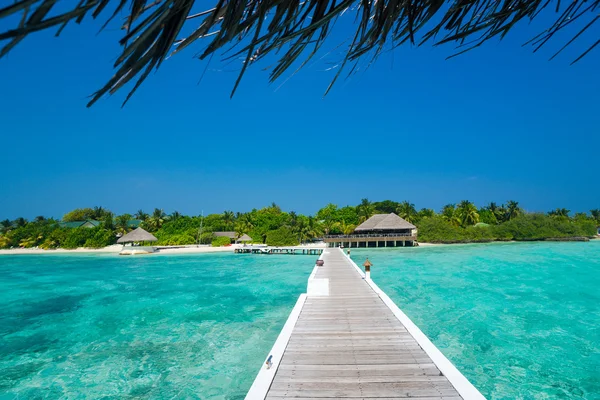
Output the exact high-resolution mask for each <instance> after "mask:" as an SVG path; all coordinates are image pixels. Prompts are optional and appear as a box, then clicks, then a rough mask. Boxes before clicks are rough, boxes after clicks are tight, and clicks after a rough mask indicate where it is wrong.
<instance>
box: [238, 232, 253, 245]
mask: <svg viewBox="0 0 600 400" xmlns="http://www.w3.org/2000/svg"><path fill="white" fill-rule="evenodd" d="M251 241H252V238H251V237H250V236H248V235H246V234H245V233H244V234H243V235H242V236H240V237H239V238H238V239H237V240H236V242H237V243H245V242H251Z"/></svg>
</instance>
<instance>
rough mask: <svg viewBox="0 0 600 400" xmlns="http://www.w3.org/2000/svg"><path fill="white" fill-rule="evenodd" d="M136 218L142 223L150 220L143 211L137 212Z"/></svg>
mask: <svg viewBox="0 0 600 400" xmlns="http://www.w3.org/2000/svg"><path fill="white" fill-rule="evenodd" d="M134 217H135V218H136V219H139V220H141V221H146V220H147V219H148V218H150V215H148V214H146V213H145V212H144V211H143V210H137V212H136V213H135V214H134Z"/></svg>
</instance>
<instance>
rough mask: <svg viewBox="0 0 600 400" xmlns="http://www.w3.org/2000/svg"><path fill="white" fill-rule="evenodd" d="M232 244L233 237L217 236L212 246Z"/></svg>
mask: <svg viewBox="0 0 600 400" xmlns="http://www.w3.org/2000/svg"><path fill="white" fill-rule="evenodd" d="M230 244H231V239H229V238H228V237H227V236H217V237H216V238H214V239H213V241H212V243H211V245H212V247H221V246H228V245H230Z"/></svg>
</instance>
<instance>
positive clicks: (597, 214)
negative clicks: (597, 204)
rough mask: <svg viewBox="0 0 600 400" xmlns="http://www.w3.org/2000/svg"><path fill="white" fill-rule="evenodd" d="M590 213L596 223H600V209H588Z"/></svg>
mask: <svg viewBox="0 0 600 400" xmlns="http://www.w3.org/2000/svg"><path fill="white" fill-rule="evenodd" d="M590 214H592V218H594V219H595V220H596V223H598V224H600V209H597V208H595V209H593V210H590Z"/></svg>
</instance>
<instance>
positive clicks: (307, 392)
mask: <svg viewBox="0 0 600 400" xmlns="http://www.w3.org/2000/svg"><path fill="white" fill-rule="evenodd" d="M321 258H322V259H323V260H324V265H323V266H320V267H318V268H317V271H316V274H315V279H328V281H329V295H328V296H311V295H309V296H308V297H307V298H306V301H305V302H304V306H303V308H302V311H301V312H300V316H299V318H298V320H297V322H296V324H295V326H294V329H293V331H292V333H291V337H290V338H289V341H288V343H287V347H286V349H285V352H284V353H283V356H282V358H281V362H280V363H279V366H278V368H277V371H276V373H275V376H274V378H273V381H272V383H271V386H270V388H269V391H268V393H267V396H266V399H268V400H286V399H287V400H289V399H294V400H325V399H332V398H348V399H350V398H351V399H371V400H375V399H377V400H392V399H406V398H418V399H420V400H459V399H463V397H461V396H460V394H459V393H458V391H457V390H456V389H455V388H454V387H453V385H452V384H451V383H450V381H449V380H448V379H447V378H446V377H445V376H444V375H443V374H442V373H441V372H440V370H439V369H438V367H437V366H436V364H435V363H434V362H433V361H432V360H431V358H430V357H429V356H428V355H427V353H426V352H425V351H424V350H423V349H422V348H421V346H420V345H419V343H417V341H416V340H415V339H414V338H413V336H412V335H411V334H410V333H409V332H408V330H407V329H406V328H405V327H404V325H403V324H402V323H401V322H400V320H399V319H398V318H397V317H396V316H395V315H394V313H393V312H392V311H391V310H390V308H389V307H388V306H387V305H386V304H385V303H384V302H383V300H382V299H381V298H380V297H379V295H378V294H377V293H376V292H375V291H374V290H373V289H372V288H371V286H369V285H368V284H367V282H366V281H365V280H364V279H363V277H362V276H361V275H360V274H359V273H358V272H357V271H356V269H355V268H354V266H353V265H352V264H351V262H350V261H349V260H348V259H347V258H346V256H344V254H343V253H342V252H341V251H339V250H333V249H331V250H327V251H325V252H324V253H323V255H322V257H321Z"/></svg>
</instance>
